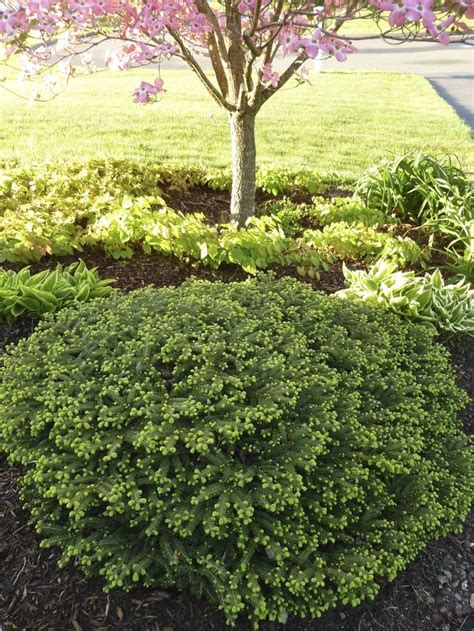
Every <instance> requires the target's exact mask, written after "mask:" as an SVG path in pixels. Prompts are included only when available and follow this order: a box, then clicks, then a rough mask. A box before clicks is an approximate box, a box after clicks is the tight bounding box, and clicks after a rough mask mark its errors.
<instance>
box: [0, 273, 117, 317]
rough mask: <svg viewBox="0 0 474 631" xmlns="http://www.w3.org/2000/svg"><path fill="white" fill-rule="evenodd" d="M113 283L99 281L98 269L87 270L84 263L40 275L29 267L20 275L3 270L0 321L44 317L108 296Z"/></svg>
mask: <svg viewBox="0 0 474 631" xmlns="http://www.w3.org/2000/svg"><path fill="white" fill-rule="evenodd" d="M112 282H113V281H112V280H103V279H100V278H99V276H98V274H97V271H96V269H95V268H94V269H87V267H86V265H85V264H84V262H83V261H81V262H80V263H73V264H72V265H69V266H68V267H65V268H63V267H62V266H61V265H58V266H57V267H56V269H55V270H54V271H49V270H44V271H43V272H38V273H37V274H31V271H30V269H29V268H28V267H26V268H24V269H22V270H21V271H19V272H14V271H11V270H10V271H7V270H4V269H0V321H1V320H7V321H9V322H11V321H12V320H15V319H16V318H19V317H21V316H29V317H35V316H42V315H44V314H46V313H52V312H54V311H58V309H62V308H64V307H67V306H70V305H71V304H73V303H80V302H86V301H88V300H92V299H93V298H100V297H102V296H106V295H107V294H109V293H110V292H111V291H112V288H111V287H110V284H111V283H112Z"/></svg>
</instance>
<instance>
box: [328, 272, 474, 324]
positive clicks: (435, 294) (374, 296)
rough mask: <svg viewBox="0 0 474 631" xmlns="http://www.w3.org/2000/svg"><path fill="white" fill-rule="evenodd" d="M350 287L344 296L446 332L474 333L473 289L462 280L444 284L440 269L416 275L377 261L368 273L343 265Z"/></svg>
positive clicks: (342, 292) (345, 290)
mask: <svg viewBox="0 0 474 631" xmlns="http://www.w3.org/2000/svg"><path fill="white" fill-rule="evenodd" d="M344 276H345V278H346V282H347V285H348V288H347V289H344V290H342V291H339V292H338V295H339V296H341V297H343V298H352V299H354V298H358V299H361V300H364V301H365V302H367V303H368V304H372V305H381V306H383V307H385V308H386V309H390V310H391V311H395V312H396V313H399V314H400V315H403V316H407V317H409V318H414V319H416V320H426V321H427V322H431V323H432V324H433V325H434V326H435V327H436V329H437V330H438V331H440V332H443V333H465V334H467V335H474V290H472V289H471V287H470V286H469V284H468V283H467V282H466V281H465V280H464V279H461V280H460V281H458V282H455V283H445V281H444V279H443V277H442V276H441V272H440V271H439V270H435V271H434V272H433V273H432V274H425V275H424V276H415V273H414V272H401V271H398V270H397V269H396V265H395V264H393V263H389V262H386V261H378V262H377V263H376V264H375V265H374V266H373V267H372V268H371V269H370V270H368V271H367V272H365V271H363V270H353V271H351V270H349V269H347V268H346V267H344Z"/></svg>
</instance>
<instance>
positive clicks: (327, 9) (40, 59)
mask: <svg viewBox="0 0 474 631" xmlns="http://www.w3.org/2000/svg"><path fill="white" fill-rule="evenodd" d="M2 6H4V5H2ZM13 6H14V8H12V9H3V10H2V9H0V46H1V47H2V48H3V50H4V51H7V53H6V54H8V55H11V54H13V53H14V52H15V51H17V50H18V48H19V47H20V48H21V50H24V49H25V45H24V43H23V42H24V40H25V34H28V33H31V34H32V35H33V36H34V39H35V41H37V39H38V36H39V37H41V39H43V40H44V41H46V42H48V41H49V42H50V44H49V45H48V48H49V51H50V53H51V54H52V53H53V52H54V53H55V54H56V55H59V56H61V55H63V56H64V55H66V56H67V55H72V54H73V52H74V49H75V52H77V53H79V54H81V53H84V52H86V50H85V47H84V46H82V49H81V44H83V43H84V40H83V39H82V38H79V36H80V35H84V34H85V35H88V34H90V33H94V32H107V33H113V38H114V39H121V40H123V46H122V48H121V49H118V50H117V49H115V50H114V51H112V52H110V53H109V54H108V55H107V57H106V64H107V65H108V66H109V68H111V69H112V70H127V69H129V68H131V67H134V66H137V65H142V64H146V63H149V62H151V61H154V62H157V63H159V62H160V61H162V60H163V59H168V58H169V57H170V56H172V55H174V54H179V53H180V52H181V49H182V48H183V46H184V47H186V48H187V49H188V50H190V51H192V53H193V54H194V55H200V54H208V47H209V44H210V42H211V41H212V40H214V38H210V37H209V35H210V34H211V33H212V31H213V30H214V29H216V30H217V31H218V35H220V32H219V31H222V32H223V34H224V40H225V36H226V35H229V33H226V31H227V28H228V25H227V21H228V20H227V17H226V15H225V11H226V9H225V8H224V6H225V5H224V3H219V5H217V3H211V2H210V0H141V1H138V0H15V3H14V5H13ZM237 7H238V11H239V13H240V17H239V21H240V24H241V27H242V28H241V32H242V40H241V41H242V43H243V44H244V43H245V42H247V43H248V41H249V40H246V39H245V37H244V35H243V34H244V32H245V31H247V34H248V32H249V31H248V30H249V29H250V37H251V40H252V42H253V45H254V46H256V47H257V48H258V47H262V48H263V49H265V46H266V45H267V44H269V43H270V42H275V45H276V46H277V47H278V49H279V54H281V53H283V56H285V55H295V54H299V53H301V52H305V53H306V54H307V55H308V56H309V57H311V58H315V57H317V56H318V55H319V54H320V53H322V54H323V55H325V56H328V57H330V56H333V57H335V58H336V59H337V60H338V61H345V60H346V58H347V56H348V55H349V54H351V53H353V52H355V50H356V49H355V48H354V47H353V46H352V44H351V43H350V42H348V41H347V40H345V39H343V38H341V37H338V35H337V33H336V32H335V31H331V24H334V19H335V18H338V17H341V16H342V19H344V17H343V16H344V15H345V13H346V12H347V11H348V10H350V13H351V18H352V17H354V16H355V17H357V14H358V13H360V12H361V11H364V12H365V13H367V11H369V12H371V13H372V14H373V16H374V18H379V17H385V18H387V19H388V23H389V25H390V26H392V27H393V28H399V27H404V26H409V25H410V24H415V25H417V29H418V25H422V26H423V27H424V29H425V30H426V31H427V32H428V33H429V34H430V35H431V36H432V37H434V38H437V39H438V40H439V41H440V42H441V43H442V44H447V43H448V42H449V34H448V30H449V29H450V27H451V26H453V25H455V26H456V27H457V28H461V29H462V28H467V27H466V25H465V24H464V23H463V22H462V19H463V17H464V16H465V17H466V18H471V19H472V18H474V0H355V2H354V0H351V2H349V0H324V2H323V3H321V4H320V5H319V6H315V4H314V2H313V0H301V2H296V3H295V2H293V3H289V4H284V5H282V4H281V2H277V1H276V0H262V1H261V2H257V0H239V3H238V5H237ZM257 7H258V10H259V14H258V16H257V20H254V15H255V11H257ZM321 24H325V25H326V30H324V31H323V30H322V28H320V26H319V25H321ZM229 28H232V27H229ZM239 28H240V27H239ZM327 29H329V30H327ZM232 37H233V36H232ZM232 37H229V38H228V39H227V40H226V41H229V40H230V39H232ZM54 41H56V44H54ZM2 45H3V46H2ZM30 53H31V54H30V55H29V56H26V57H24V58H23V59H24V73H25V76H30V75H32V74H33V73H38V72H40V70H41V67H42V65H46V64H47V63H48V61H49V59H50V57H51V55H50V57H49V58H48V56H47V55H45V54H44V53H40V52H38V50H36V51H34V50H31V51H30ZM273 61H274V56H268V57H266V62H267V63H265V64H264V65H263V67H262V68H260V69H259V79H260V81H261V82H262V83H263V84H265V85H271V86H273V87H277V86H278V84H279V81H280V76H279V74H278V73H277V72H276V71H275V70H274V69H273V67H272V63H273ZM50 63H51V62H50ZM225 63H227V62H225ZM82 64H83V67H84V68H85V69H86V70H87V71H92V70H93V69H94V67H95V66H94V64H93V62H92V59H90V58H89V57H88V56H86V57H83V58H82ZM68 67H69V68H71V64H70V62H69V65H68ZM160 81H161V80H158V81H155V83H154V84H151V83H147V82H142V83H141V85H140V86H139V87H138V88H137V89H136V90H135V92H134V97H135V100H136V101H137V102H139V103H147V102H149V101H150V100H153V99H155V98H156V95H157V94H158V93H159V92H162V91H163V89H162V84H161V83H160Z"/></svg>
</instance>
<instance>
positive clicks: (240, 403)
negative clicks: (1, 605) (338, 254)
mask: <svg viewBox="0 0 474 631" xmlns="http://www.w3.org/2000/svg"><path fill="white" fill-rule="evenodd" d="M1 376H2V381H1V386H0V435H1V438H2V440H3V446H4V448H5V449H6V450H7V451H8V452H9V454H10V458H11V460H12V461H13V462H20V463H23V464H24V465H28V466H27V468H26V474H25V476H24V478H23V491H22V494H23V498H24V501H25V504H26V506H27V507H28V508H29V510H30V511H31V514H32V516H33V520H34V522H35V524H36V528H37V530H38V531H39V532H40V533H42V535H43V537H44V540H43V544H44V545H45V546H52V545H58V546H60V548H61V549H62V550H63V552H64V562H66V561H67V560H68V559H70V558H72V557H76V556H77V557H78V558H79V560H80V562H81V563H82V565H83V566H84V567H85V569H86V570H87V571H88V572H89V571H90V572H97V571H98V572H100V574H102V575H103V576H104V578H105V579H106V581H107V585H108V587H116V586H120V587H124V588H130V587H131V586H133V585H134V584H135V583H142V584H145V585H149V586H160V587H169V586H174V587H177V588H178V589H183V590H188V591H191V592H192V593H194V594H196V595H198V596H204V597H205V598H207V599H209V600H211V601H213V602H216V603H218V604H219V605H220V607H221V608H222V609H223V610H224V611H225V613H226V615H227V618H228V620H229V622H232V621H234V620H235V618H236V616H237V615H238V614H240V613H243V614H245V615H247V616H248V617H250V618H251V619H252V620H253V621H254V623H255V625H257V624H258V621H259V620H262V619H271V620H275V619H278V620H281V621H284V620H285V619H286V616H287V614H288V613H293V614H296V615H298V616H317V615H319V614H320V613H321V612H323V611H324V610H325V609H327V608H329V607H331V606H333V605H335V604H336V603H339V602H342V603H352V604H357V603H359V602H360V601H361V600H362V599H364V598H365V597H371V596H373V595H374V594H375V593H376V592H377V590H378V585H379V579H382V578H389V579H391V578H393V577H394V576H395V574H396V573H397V572H398V571H399V570H401V569H402V568H403V567H405V566H406V564H407V563H408V562H409V561H410V560H412V559H413V558H414V557H415V556H416V555H417V553H418V552H419V551H420V550H421V549H422V548H423V547H424V546H425V545H426V544H427V542H428V541H429V540H431V539H433V538H437V537H441V536H444V535H446V534H447V533H448V532H450V531H451V530H453V529H456V528H457V527H458V526H459V524H460V523H461V522H462V520H463V518H464V517H465V515H466V513H467V511H468V508H469V506H470V503H471V500H472V496H473V489H472V474H471V471H472V469H471V465H472V459H471V456H470V452H469V448H468V445H467V439H466V437H465V436H464V434H463V433H462V431H461V429H460V425H459V422H458V421H457V420H456V411H457V410H458V409H459V408H460V407H461V406H462V405H463V404H464V403H465V399H466V397H465V395H464V394H463V393H462V392H461V391H460V390H458V388H457V387H456V384H455V375H454V373H453V370H452V369H451V367H450V365H449V362H448V358H447V354H446V351H445V350H444V348H443V347H441V346H440V345H439V344H437V343H436V342H435V341H434V340H433V338H432V333H431V330H430V329H429V328H428V327H426V326H424V325H422V324H413V323H410V322H407V321H403V320H401V319H399V318H398V317H397V316H396V315H394V314H389V313H386V312H385V311H382V310H379V309H376V308H371V307H369V306H367V305H365V304H363V303H352V302H350V301H342V300H340V299H338V298H335V297H328V296H325V295H322V294H318V293H315V292H313V290H312V289H311V288H310V287H308V286H307V285H305V284H302V283H299V282H297V281H295V280H291V279H284V280H275V279H274V278H272V277H265V278H263V279H260V280H258V281H255V280H252V281H247V282H245V283H235V284H230V285H225V284H222V283H207V282H188V283H186V284H185V285H183V286H181V287H179V288H165V289H153V288H149V289H146V290H140V291H138V292H134V293H132V294H129V295H127V296H118V295H114V296H112V297H110V298H106V299H101V300H99V301H94V302H92V303H89V304H85V305H81V306H80V307H79V308H77V309H75V310H64V311H62V312H61V313H59V314H58V315H57V316H50V317H49V318H48V319H47V321H45V322H43V323H42V324H40V325H39V327H38V329H37V330H36V332H35V333H33V335H32V336H31V337H30V338H29V339H27V340H24V341H22V342H20V343H19V344H18V346H17V347H16V348H11V349H10V351H9V353H8V355H7V356H6V358H5V362H4V367H3V370H2V375H1Z"/></svg>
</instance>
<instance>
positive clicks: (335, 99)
mask: <svg viewBox="0 0 474 631" xmlns="http://www.w3.org/2000/svg"><path fill="white" fill-rule="evenodd" d="M154 75H155V73H154V72H152V71H150V70H141V71H138V70H137V71H132V72H129V73H123V74H122V73H117V74H112V73H101V74H98V75H89V76H84V77H81V78H77V79H75V80H73V81H71V84H70V86H69V87H68V89H67V90H66V91H65V92H64V93H63V94H62V95H61V96H59V97H58V98H57V99H56V100H54V101H52V102H49V103H35V104H33V105H32V106H30V105H28V104H27V103H26V102H25V101H23V100H20V99H18V98H17V97H15V96H12V95H10V94H8V93H7V92H5V91H1V90H0V111H1V115H2V122H1V127H0V159H9V158H20V159H22V160H26V161H32V160H37V159H40V160H44V159H65V160H75V161H77V160H80V159H83V158H87V157H106V156H116V157H126V156H129V157H133V158H138V159H145V160H154V161H180V160H187V161H202V162H206V163H208V164H211V165H226V164H228V162H229V159H230V155H229V141H228V130H227V124H226V119H225V116H224V115H223V114H222V113H221V112H220V111H219V109H218V107H217V106H216V105H215V104H214V102H213V101H212V100H211V99H210V97H208V96H207V93H205V91H204V88H202V87H201V85H200V84H199V83H198V82H197V80H195V79H194V78H193V77H192V76H191V74H190V73H189V72H185V71H184V72H183V71H168V72H165V73H164V75H163V76H164V79H165V82H166V87H167V89H168V92H166V94H164V96H163V98H162V101H161V102H160V103H159V104H156V105H153V106H145V107H143V106H139V105H136V104H134V103H133V101H132V98H131V96H130V94H131V92H132V90H133V88H134V87H135V86H136V85H137V84H138V83H139V81H140V80H141V79H143V78H145V79H151V78H153V77H154ZM312 81H313V86H304V87H300V88H297V89H294V88H290V89H286V90H284V91H281V92H280V93H279V94H277V95H276V96H275V97H273V98H272V99H271V100H270V101H269V102H268V103H267V105H266V106H265V107H264V109H263V110H262V111H261V112H260V114H259V116H258V120H257V126H258V160H259V163H260V164H267V165H268V164H274V165H279V166H283V165H289V166H292V167H298V166H301V165H302V166H306V167H310V168H316V169H318V170H320V171H321V172H323V173H328V172H337V173H338V174H340V175H342V176H345V177H355V176H357V175H359V174H360V173H361V171H362V170H363V169H365V168H366V167H367V166H369V165H370V164H372V163H373V162H374V161H376V160H378V159H379V158H380V157H381V156H386V155H387V154H396V153H400V152H403V151H406V150H407V149H411V148H416V149H422V150H424V151H426V152H432V153H447V152H448V153H456V154H457V155H458V156H459V157H460V158H461V159H462V160H463V161H464V164H465V165H466V166H467V167H468V168H469V169H472V167H473V165H474V144H473V142H472V138H471V134H470V130H469V128H468V127H467V125H465V124H464V123H463V122H462V121H461V120H460V119H459V118H458V117H457V115H456V114H455V113H454V111H453V110H452V109H451V107H449V106H448V105H447V104H446V103H445V102H444V101H443V100H442V99H441V98H439V97H438V96H437V95H436V93H435V92H434V90H433V89H432V88H431V86H430V85H429V83H428V82H427V81H425V80H424V79H423V78H421V77H418V76H415V75H401V74H388V73H348V72H340V73H323V74H321V75H318V76H314V77H313V79H312Z"/></svg>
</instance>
